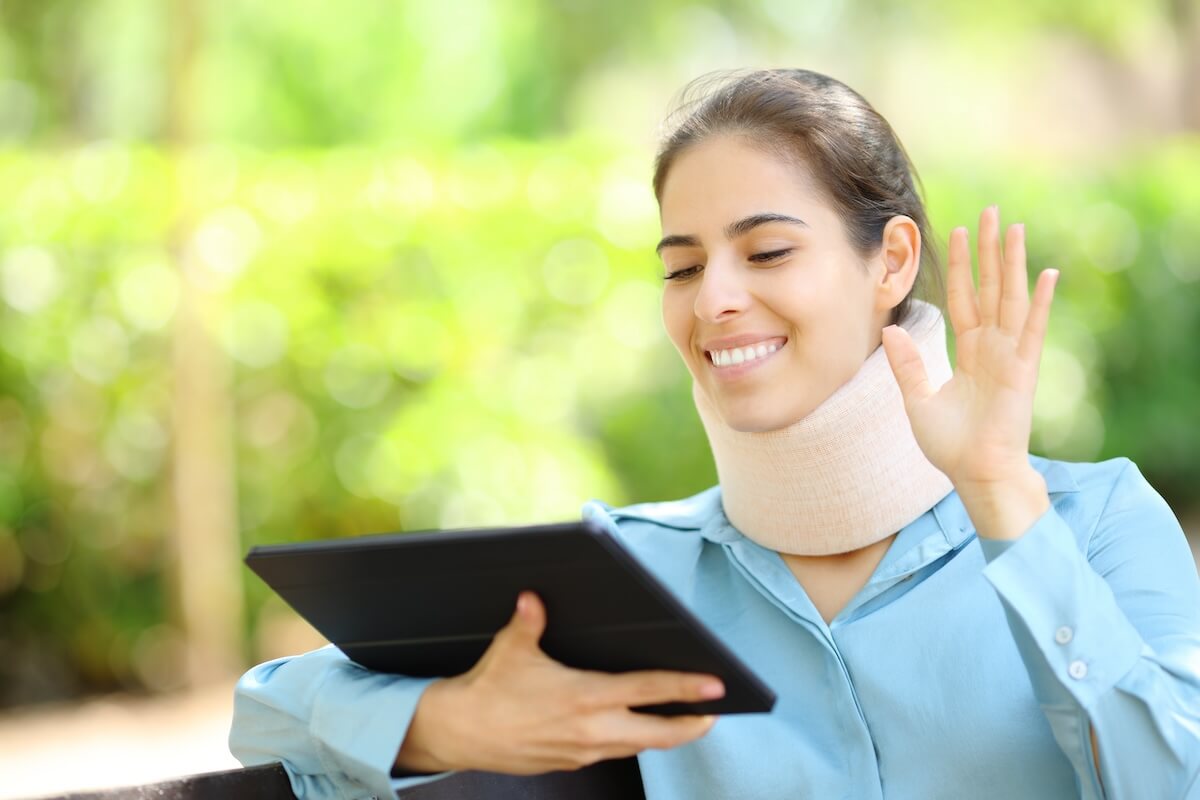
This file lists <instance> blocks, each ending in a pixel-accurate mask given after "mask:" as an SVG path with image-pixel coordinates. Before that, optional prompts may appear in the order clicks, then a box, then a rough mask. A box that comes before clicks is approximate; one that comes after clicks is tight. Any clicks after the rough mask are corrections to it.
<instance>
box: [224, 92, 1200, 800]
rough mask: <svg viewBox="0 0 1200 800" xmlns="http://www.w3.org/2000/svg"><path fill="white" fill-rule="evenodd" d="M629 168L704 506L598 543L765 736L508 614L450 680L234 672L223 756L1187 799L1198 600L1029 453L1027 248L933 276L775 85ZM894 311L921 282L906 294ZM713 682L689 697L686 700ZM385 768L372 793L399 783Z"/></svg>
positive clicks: (697, 681)
mask: <svg viewBox="0 0 1200 800" xmlns="http://www.w3.org/2000/svg"><path fill="white" fill-rule="evenodd" d="M683 110H684V118H683V121H682V123H681V124H679V125H678V126H677V127H676V128H675V129H674V131H672V132H671V133H670V134H669V135H668V137H667V138H666V139H665V141H664V143H663V145H662V148H661V149H660V152H659V155H658V158H657V161H656V170H655V176H654V189H655V193H656V196H657V198H658V201H659V206H660V212H661V220H662V230H663V234H664V236H663V239H662V241H661V242H660V243H659V246H658V251H659V254H660V256H661V258H662V261H663V265H664V279H665V281H666V283H665V286H664V291H663V300H662V311H663V321H664V324H665V326H666V329H667V332H668V334H669V336H670V338H671V341H672V342H673V343H674V345H675V347H676V348H677V349H678V351H679V353H680V356H681V357H682V358H683V361H684V364H685V365H686V366H687V368H688V370H689V371H690V372H691V374H692V377H693V397H694V400H695V402H696V407H697V411H698V412H699V414H700V418H701V420H702V422H703V424H704V427H705V431H706V433H707V435H708V439H709V443H710V446H711V448H712V452H713V456H714V459H715V461H716V465H717V472H718V477H719V484H718V485H717V486H714V487H712V488H711V489H709V490H707V491H705V492H702V493H700V494H698V495H696V496H694V497H691V498H688V499H686V500H681V501H676V502H668V503H647V504H640V505H636V506H631V507H628V508H622V509H614V508H611V507H610V506H608V505H606V504H604V503H602V502H598V501H592V502H590V503H588V504H586V505H585V508H584V514H585V516H588V517H591V518H595V519H598V520H600V521H602V522H603V523H604V524H606V525H607V526H608V527H609V529H610V530H612V531H613V533H614V534H616V535H617V536H619V537H620V538H621V539H622V541H623V542H624V543H625V545H626V546H627V547H628V548H629V549H630V550H631V551H632V552H634V553H635V554H636V555H637V556H638V557H639V558H640V559H641V560H642V561H643V562H644V563H645V564H646V565H647V566H648V567H650V568H651V569H652V570H653V571H654V572H655V573H656V574H657V575H658V577H659V578H661V579H662V580H663V581H664V582H666V583H667V584H668V585H669V586H671V587H672V588H673V590H674V591H675V592H676V593H677V594H678V595H679V596H680V597H681V598H682V599H683V600H684V602H685V603H687V604H688V606H689V607H690V608H691V609H692V610H693V611H694V612H695V613H696V614H697V615H698V616H700V617H701V618H702V619H703V620H704V621H705V622H706V623H707V624H708V625H710V626H711V627H712V628H713V629H714V630H715V631H716V632H717V633H718V634H719V635H720V636H722V638H724V639H725V640H726V641H727V642H728V643H729V644H730V646H731V647H732V648H733V649H734V650H735V651H736V652H738V653H739V655H740V656H741V657H743V658H744V659H745V660H746V661H747V662H748V663H749V664H750V665H751V666H752V667H753V668H754V669H755V671H756V672H758V673H759V674H760V675H761V676H762V677H763V678H764V680H766V682H767V683H768V684H769V685H771V686H772V687H773V688H774V689H775V690H776V691H777V693H778V696H779V700H778V704H777V705H776V707H775V709H774V710H773V711H772V713H770V714H750V715H733V716H729V717H725V718H722V719H720V720H719V721H716V720H713V719H712V718H706V717H676V718H670V719H664V718H656V717H652V716H650V715H644V714H636V713H633V712H630V711H629V710H628V709H629V706H635V705H640V704H646V703H654V702H667V701H672V700H698V699H702V698H706V697H714V696H719V695H720V692H721V687H720V685H719V682H716V681H715V680H714V679H711V678H710V677H709V676H703V675H691V674H683V673H669V672H636V673H627V674H624V675H606V674H601V673H591V672H583V671H578V670H573V669H569V668H567V667H564V666H562V665H560V664H557V663H556V662H554V661H552V660H550V659H549V658H548V657H546V656H545V655H544V654H543V653H542V652H541V651H540V649H539V648H538V644H537V643H538V640H539V637H540V635H541V632H542V630H543V628H544V626H545V622H546V619H545V609H544V607H543V606H542V605H541V603H540V602H539V600H538V598H537V597H536V595H534V594H532V593H529V592H526V593H523V594H522V597H521V598H520V600H519V603H518V609H517V611H516V612H515V613H514V615H513V618H512V620H511V621H510V622H509V624H508V625H507V626H506V627H505V628H504V629H503V630H502V631H500V633H499V634H498V635H497V637H496V638H495V640H494V641H493V643H492V645H491V647H490V648H489V650H488V651H487V653H486V654H485V655H484V656H483V657H482V658H481V660H480V661H479V662H478V663H477V664H476V665H475V667H474V668H472V669H471V670H470V671H469V672H467V673H465V674H463V675H460V676H456V677H454V678H449V679H441V680H433V679H418V678H410V677H404V676H394V675H383V674H378V673H373V672H370V671H368V670H365V669H363V668H361V667H358V666H357V665H355V664H353V663H351V662H349V661H348V660H347V659H346V658H345V657H344V656H343V655H342V654H341V653H340V652H339V651H337V650H336V649H334V648H332V647H327V648H323V649H321V650H317V651H314V652H312V653H308V654H305V655H302V656H298V657H295V658H284V659H279V660H277V661H272V662H269V663H266V664H262V665H260V666H258V667H255V668H254V669H252V670H250V671H249V672H248V673H247V674H246V675H245V676H244V677H243V679H242V680H241V682H240V683H239V684H238V688H237V693H236V702H235V714H234V722H233V730H232V732H231V736H230V747H231V749H232V750H233V752H234V754H235V755H236V756H237V757H238V758H239V759H240V760H241V761H242V762H243V763H245V764H252V763H263V762H268V761H275V760H282V761H283V762H284V764H285V766H286V767H287V769H288V772H289V774H290V775H291V777H292V780H293V785H294V787H295V788H296V790H297V793H298V794H299V795H301V796H302V797H339V796H344V797H357V796H367V795H369V794H371V793H374V794H377V795H379V796H390V793H391V791H392V790H393V789H396V788H402V787H405V786H410V785H415V784H418V783H422V782H426V781H430V780H436V779H438V778H439V777H442V776H443V775H445V774H448V773H449V771H452V770H457V769H482V770H490V771H498V772H509V773H515V774H531V773H538V772H544V771H549V770H555V769H572V768H577V767H580V766H582V765H585V764H590V763H593V762H595V761H597V760H601V759H606V758H620V757H624V756H628V755H632V754H635V753H636V754H638V761H639V766H640V768H641V773H642V778H643V781H644V784H645V789H646V795H647V797H648V798H651V800H656V799H657V798H691V799H695V798H784V797H787V798H796V797H812V798H830V797H846V798H871V797H879V798H933V797H955V798H957V797H972V798H984V797H989V798H990V797H994V798H1063V797H1084V798H1109V800H1118V799H1120V798H1182V797H1185V796H1190V793H1191V792H1200V782H1197V781H1196V776H1197V775H1198V774H1200V738H1198V737H1200V581H1198V580H1197V575H1196V570H1195V566H1194V564H1193V561H1192V558H1191V555H1190V552H1189V549H1188V546H1187V544H1186V541H1185V539H1184V536H1183V533H1182V531H1181V530H1180V527H1179V524H1178V522H1177V521H1176V519H1175V517H1174V516H1173V514H1172V513H1171V511H1170V509H1169V508H1168V507H1167V506H1166V504H1165V503H1164V502H1163V500H1162V499H1161V497H1159V495H1158V494H1157V493H1156V492H1155V490H1154V489H1153V488H1152V487H1151V486H1150V485H1149V484H1148V483H1147V482H1146V481H1145V479H1144V478H1143V477H1142V476H1141V474H1140V473H1139V471H1138V469H1137V467H1136V466H1135V465H1134V464H1133V463H1132V462H1130V461H1129V460H1128V459H1124V458H1118V459H1113V460H1110V461H1105V462H1102V463H1098V464H1076V463H1066V462H1058V461H1051V460H1047V459H1043V458H1038V457H1035V456H1031V455H1030V454H1029V452H1028V447H1029V433H1030V423H1031V418H1032V408H1033V397H1034V388H1035V385H1036V382H1037V374H1038V362H1039V358H1040V354H1041V349H1042V341H1043V337H1044V334H1045V330H1046V325H1047V320H1048V317H1049V313H1050V306H1051V300H1052V297H1053V293H1054V285H1055V282H1056V280H1057V272H1055V271H1054V270H1046V271H1044V272H1042V273H1041V274H1040V275H1039V276H1038V279H1037V281H1036V286H1035V288H1034V291H1033V294H1032V299H1031V298H1030V295H1029V291H1028V287H1027V277H1026V275H1027V273H1026V265H1025V249H1024V241H1025V238H1024V229H1023V226H1021V225H1010V226H1009V227H1008V228H1007V230H1006V232H1005V246H1004V249H1003V252H1002V251H1001V248H1000V242H999V237H1000V224H999V211H998V209H997V208H996V207H995V206H991V207H989V208H987V209H985V210H984V211H983V213H982V215H981V216H980V220H979V236H978V245H977V255H978V261H979V276H980V277H979V289H978V292H976V290H975V288H974V285H973V282H972V278H971V266H970V262H971V258H970V255H969V253H968V249H969V248H968V241H967V240H968V236H967V231H966V229H965V228H956V229H955V230H954V231H952V232H951V235H950V247H949V267H948V307H949V316H950V322H951V324H952V326H953V328H954V334H955V337H956V343H957V355H956V361H957V363H956V364H955V365H954V367H953V368H952V367H951V365H950V364H949V360H948V357H947V354H946V340H945V332H944V323H943V322H942V318H941V315H940V312H939V311H938V308H937V306H936V305H935V304H934V303H931V302H928V301H927V300H922V299H918V294H924V295H925V296H926V297H927V298H932V299H933V300H934V301H936V300H937V299H938V298H937V295H938V289H937V287H938V285H939V284H938V282H937V277H938V264H937V261H936V256H935V254H934V252H933V251H932V249H931V248H927V247H923V246H922V245H923V242H925V241H926V240H928V239H929V236H928V234H929V225H928V222H927V218H926V215H925V211H924V208H923V205H922V202H921V200H920V198H919V196H918V194H917V192H916V190H915V189H914V185H913V177H912V174H913V170H912V168H911V165H910V164H909V162H908V158H907V156H906V154H905V153H904V150H903V148H902V147H901V145H900V144H899V142H898V141H897V140H896V138H895V136H894V135H893V133H892V131H891V129H890V127H889V126H888V124H887V123H886V122H885V121H884V120H883V119H882V118H881V117H880V116H879V115H878V114H877V113H876V112H875V111H874V110H873V109H872V108H871V107H870V105H869V104H867V102H866V101H865V100H863V99H862V98H861V97H860V96H859V95H858V94H856V93H855V92H853V91H852V90H850V89H849V88H847V87H846V86H844V85H843V84H841V83H838V82H837V81H834V80H832V79H830V78H827V77H825V76H822V75H818V74H815V73H812V72H806V71H803V70H772V71H764V72H756V73H750V74H746V75H742V76H735V77H734V78H733V79H731V80H729V81H726V82H724V83H723V84H721V85H719V86H717V87H716V88H715V89H713V90H711V91H709V92H707V93H706V94H703V95H702V96H700V97H699V98H698V99H697V100H695V101H694V102H692V103H690V104H688V105H686V106H685V108H684V109H683ZM918 290H919V291H918ZM714 683H716V684H717V685H716V686H713V685H712V684H714ZM396 776H403V777H396Z"/></svg>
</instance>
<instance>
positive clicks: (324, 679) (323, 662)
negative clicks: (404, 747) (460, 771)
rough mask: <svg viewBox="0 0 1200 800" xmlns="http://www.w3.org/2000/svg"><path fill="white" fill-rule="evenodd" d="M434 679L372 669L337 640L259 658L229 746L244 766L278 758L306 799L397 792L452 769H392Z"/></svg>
mask: <svg viewBox="0 0 1200 800" xmlns="http://www.w3.org/2000/svg"><path fill="white" fill-rule="evenodd" d="M434 680H435V679H434V678H415V677H408V676H404V675H391V674H387V673H382V672H374V671H372V670H368V669H366V668H365V667H362V666H360V665H358V664H356V663H354V662H353V661H351V660H350V659H348V658H347V657H346V655H345V654H344V653H342V651H341V650H338V649H337V648H336V647H334V646H333V645H327V646H326V647H323V648H320V649H319V650H313V651H311V652H308V653H305V654H303V655H299V656H289V657H285V658H279V659H275V660H274V661H268V662H265V663H263V664H259V665H258V666H256V667H254V668H252V669H250V670H249V671H248V672H246V673H245V674H244V675H243V676H242V677H241V679H240V680H239V681H238V683H237V686H236V688H235V689H234V698H233V722H232V725H231V727H230V732H229V751H230V752H231V753H232V754H233V756H234V757H235V758H237V760H238V761H240V762H241V763H242V765H243V766H247V767H248V766H252V765H255V764H269V763H272V762H276V761H278V762H281V763H282V764H283V768H284V770H285V771H286V772H287V774H288V778H289V779H290V781H291V784H292V791H293V792H295V794H296V797H298V798H301V800H352V799H353V800H360V799H361V800H366V798H372V797H375V798H380V800H382V799H383V798H393V797H395V796H396V791H398V790H400V789H407V788H411V787H413V786H418V785H420V784H423V783H429V782H430V781H434V780H439V779H441V778H444V777H446V776H448V775H452V774H454V772H453V771H449V772H437V773H428V774H414V775H411V776H405V777H394V776H393V775H392V774H391V768H392V765H393V764H394V763H395V760H396V754H397V753H398V752H399V751H400V745H401V744H402V743H403V742H404V737H405V735H406V734H407V733H408V726H409V724H410V723H411V722H412V718H413V714H414V713H415V712H416V708H417V703H418V701H419V700H420V698H421V694H422V693H423V692H424V691H425V688H426V687H427V686H428V685H429V684H431V683H432V682H433V681H434Z"/></svg>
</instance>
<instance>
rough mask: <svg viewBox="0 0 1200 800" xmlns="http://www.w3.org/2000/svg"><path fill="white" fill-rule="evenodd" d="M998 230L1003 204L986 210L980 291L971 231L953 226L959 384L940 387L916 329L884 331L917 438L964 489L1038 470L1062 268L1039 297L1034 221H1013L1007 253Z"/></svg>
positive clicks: (1042, 284) (951, 292)
mask: <svg viewBox="0 0 1200 800" xmlns="http://www.w3.org/2000/svg"><path fill="white" fill-rule="evenodd" d="M999 227H1000V212H999V209H998V208H997V207H996V206H994V205H993V206H988V207H987V208H985V209H984V210H983V213H982V214H980V217H979V250H978V257H979V292H978V294H976V291H975V287H974V285H973V282H972V280H971V259H970V255H969V253H968V250H967V229H966V228H965V227H959V228H955V229H954V230H953V231H951V232H950V254H949V255H950V263H949V275H948V305H949V312H950V323H951V325H952V326H953V329H954V336H955V340H956V347H957V354H956V358H955V362H956V363H955V366H954V375H953V377H952V378H951V379H950V381H948V382H947V383H946V384H944V385H943V386H942V387H941V388H939V389H937V390H934V388H933V387H932V386H931V385H930V383H929V381H928V378H927V375H926V372H925V367H924V364H923V363H922V362H921V356H920V353H919V351H918V350H917V347H916V344H915V343H914V342H913V341H912V339H911V338H910V337H909V335H908V332H907V331H905V330H904V329H903V328H900V327H899V326H896V325H890V326H888V327H887V328H884V330H883V346H884V350H885V351H886V353H887V358H888V363H889V364H890V365H891V368H892V372H893V374H894V375H895V376H896V381H897V382H898V383H899V385H900V390H901V392H902V393H903V396H904V406H905V409H906V410H907V412H908V417H909V421H910V422H911V423H912V429H913V435H914V436H915V437H916V440H917V444H918V445H920V447H921V450H922V452H924V453H925V457H926V458H928V459H929V461H930V462H931V463H932V464H933V465H934V466H935V467H937V468H938V469H939V470H941V471H942V472H943V473H945V474H946V476H947V477H949V478H950V480H951V482H952V483H953V484H954V486H955V488H956V489H958V490H959V492H960V494H961V493H965V492H971V493H975V494H978V493H980V492H987V491H988V490H989V487H996V486H1000V485H1003V484H1005V483H1007V482H1010V481H1014V480H1016V481H1019V480H1024V479H1026V478H1028V475H1029V473H1030V471H1031V468H1030V466H1029V462H1028V453H1029V434H1030V429H1031V426H1032V421H1033V397H1034V391H1035V389H1036V387H1037V377H1038V366H1039V362H1040V361H1041V355H1042V343H1043V340H1044V339H1045V335H1046V324H1047V320H1048V319H1049V316H1050V304H1051V302H1052V301H1053V298H1054V286H1055V284H1056V283H1057V281H1058V270H1054V269H1047V270H1043V271H1042V272H1041V274H1039V275H1038V280H1037V285H1036V287H1035V288H1034V292H1033V300H1032V303H1031V302H1030V298H1029V291H1028V273H1027V270H1026V266H1025V226H1024V225H1010V226H1009V227H1008V231H1007V236H1006V239H1005V247H1004V252H1003V253H1001V251H1000V241H999ZM1026 483H1028V481H1026ZM977 522H978V521H977Z"/></svg>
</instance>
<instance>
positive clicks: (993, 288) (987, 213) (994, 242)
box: [978, 205, 1000, 325]
mask: <svg viewBox="0 0 1200 800" xmlns="http://www.w3.org/2000/svg"><path fill="white" fill-rule="evenodd" d="M999 227H1000V209H999V208H998V207H997V206H995V205H990V206H988V207H987V208H985V209H984V210H983V213H982V214H980V215H979V243H978V248H979V320H980V322H981V323H982V324H984V325H995V324H996V323H997V322H998V319H999V315H1000V241H999V238H998V236H997V229H998V228H999Z"/></svg>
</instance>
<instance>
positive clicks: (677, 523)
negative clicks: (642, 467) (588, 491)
mask: <svg viewBox="0 0 1200 800" xmlns="http://www.w3.org/2000/svg"><path fill="white" fill-rule="evenodd" d="M721 513H722V511H721V487H720V486H719V485H718V486H712V487H709V488H708V489H705V490H704V491H702V492H698V493H697V494H694V495H692V496H690V497H685V498H682V499H679V500H664V501H658V502H649V503H635V504H632V505H626V506H612V505H609V504H608V503H606V502H604V501H603V500H589V501H587V502H586V503H584V505H583V518H584V519H590V520H594V521H596V522H598V523H600V524H601V525H603V526H604V527H605V528H607V529H608V530H609V532H611V533H612V534H614V535H615V536H617V537H618V538H619V539H621V540H622V541H624V542H625V543H627V544H629V545H631V546H637V545H644V544H647V543H648V540H652V541H653V542H655V543H661V544H664V545H665V544H666V543H667V542H666V541H665V540H670V541H671V542H672V543H673V544H675V545H677V546H678V545H682V544H684V543H688V542H691V543H694V544H695V545H698V544H699V542H700V540H701V537H700V535H699V534H700V531H701V530H703V529H704V528H705V526H706V525H708V524H710V523H711V522H712V521H714V518H715V517H717V516H718V515H720V514H721ZM664 535H665V536H664Z"/></svg>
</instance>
